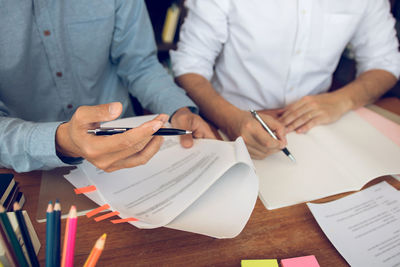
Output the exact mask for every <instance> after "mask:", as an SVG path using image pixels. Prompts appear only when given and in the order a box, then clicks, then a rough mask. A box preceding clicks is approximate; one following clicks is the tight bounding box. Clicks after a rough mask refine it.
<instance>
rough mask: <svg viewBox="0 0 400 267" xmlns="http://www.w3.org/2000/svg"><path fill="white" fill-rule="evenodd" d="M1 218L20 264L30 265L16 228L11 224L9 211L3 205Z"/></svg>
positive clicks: (0, 210)
mask: <svg viewBox="0 0 400 267" xmlns="http://www.w3.org/2000/svg"><path fill="white" fill-rule="evenodd" d="M0 218H1V222H2V225H3V226H4V230H5V232H6V234H7V237H8V239H9V240H10V243H11V246H12V247H13V249H14V252H15V255H16V256H17V262H18V265H19V266H22V267H25V266H28V262H27V261H26V258H25V256H24V253H23V252H22V248H21V246H20V245H19V242H18V239H17V236H16V235H15V233H14V230H13V228H12V226H11V223H10V220H9V219H8V216H7V213H6V212H5V209H4V207H3V206H1V205H0Z"/></svg>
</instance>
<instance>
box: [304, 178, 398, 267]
mask: <svg viewBox="0 0 400 267" xmlns="http://www.w3.org/2000/svg"><path fill="white" fill-rule="evenodd" d="M307 205H308V207H309V208H310V210H311V212H312V214H313V215H314V217H315V219H316V220H317V222H318V224H319V226H320V227H321V228H322V230H323V231H324V233H325V234H326V236H327V237H328V238H329V240H330V241H331V242H332V244H333V245H334V246H335V247H336V249H337V250H338V251H339V252H340V254H342V256H343V257H344V258H345V260H346V261H347V262H348V263H349V264H350V265H351V266H362V267H368V266H374V267H375V266H382V267H384V266H390V267H394V266H400V192H399V191H397V190H396V189H395V188H394V187H392V186H390V185H389V184H388V183H386V182H381V183H379V184H377V185H374V186H371V187H369V188H367V189H365V190H363V191H361V192H357V193H354V194H352V195H350V196H347V197H344V198H342V199H339V200H336V201H332V202H329V203H324V204H311V203H307Z"/></svg>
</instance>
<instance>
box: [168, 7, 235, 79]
mask: <svg viewBox="0 0 400 267" xmlns="http://www.w3.org/2000/svg"><path fill="white" fill-rule="evenodd" d="M186 7H187V8H188V15H187V17H186V19H185V22H184V24H183V25H182V29H181V32H180V36H179V42H178V49H177V50H176V51H171V52H170V56H171V63H172V69H173V72H174V75H175V77H178V76H181V75H183V74H186V73H196V74H199V75H202V76H203V77H205V78H206V79H208V80H210V79H211V77H212V75H213V68H214V64H215V59H216V58H217V57H218V55H219V54H220V52H221V50H222V47H223V45H224V43H225V42H226V41H227V39H228V35H229V33H228V11H229V1H226V0H187V1H186Z"/></svg>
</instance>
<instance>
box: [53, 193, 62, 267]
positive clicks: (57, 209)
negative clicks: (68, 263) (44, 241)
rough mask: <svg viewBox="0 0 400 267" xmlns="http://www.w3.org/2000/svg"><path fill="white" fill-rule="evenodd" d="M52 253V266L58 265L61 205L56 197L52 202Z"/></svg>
mask: <svg viewBox="0 0 400 267" xmlns="http://www.w3.org/2000/svg"><path fill="white" fill-rule="evenodd" d="M54 231H55V234H54V253H53V263H54V264H55V265H54V266H60V255H61V254H60V242H61V241H60V240H61V238H60V236H61V205H60V202H59V201H58V199H57V200H56V203H55V204H54Z"/></svg>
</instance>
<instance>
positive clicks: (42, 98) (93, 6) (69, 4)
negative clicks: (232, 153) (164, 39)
mask: <svg viewBox="0 0 400 267" xmlns="http://www.w3.org/2000/svg"><path fill="white" fill-rule="evenodd" d="M129 93H130V94H132V95H133V96H135V97H136V98H138V100H139V101H140V103H141V104H142V105H143V107H144V108H146V109H148V110H150V111H152V112H154V113H166V114H170V115H171V114H172V113H173V112H174V111H176V110H177V109H179V108H181V107H185V106H192V107H194V106H195V105H194V103H193V102H192V101H191V100H190V99H189V98H188V97H187V96H186V94H185V93H184V91H183V90H182V89H181V88H179V87H177V86H176V85H175V84H174V83H173V81H172V78H171V77H170V76H169V75H168V74H167V73H166V71H165V70H164V69H163V67H162V66H161V65H160V64H159V62H158V59H157V54H156V46H155V42H154V36H153V32H152V27H151V23H150V21H149V17H148V14H147V10H146V7H145V4H144V2H143V0H65V1H64V0H23V1H14V0H0V166H3V167H7V168H13V169H14V170H16V171H18V172H23V171H30V170H34V169H51V168H54V167H58V166H63V165H65V164H64V163H63V162H62V161H61V160H60V159H59V158H58V157H57V155H56V149H55V132H56V129H57V127H58V125H59V124H60V123H61V122H63V121H68V120H69V119H70V118H71V116H72V115H73V113H74V112H75V110H76V108H77V107H79V106H81V105H96V104H102V103H108V102H113V101H119V102H121V103H122V104H123V106H124V112H123V114H124V115H125V116H127V115H133V111H132V108H131V106H130V100H129Z"/></svg>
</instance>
